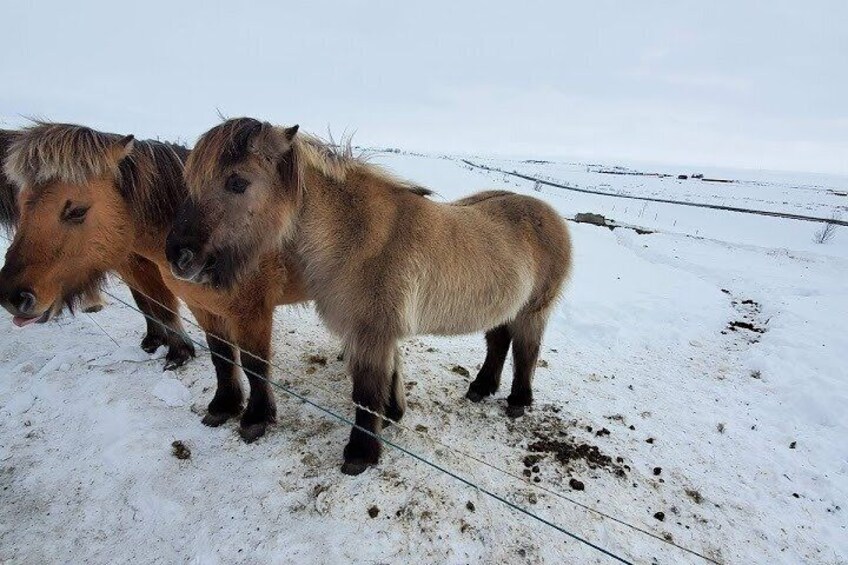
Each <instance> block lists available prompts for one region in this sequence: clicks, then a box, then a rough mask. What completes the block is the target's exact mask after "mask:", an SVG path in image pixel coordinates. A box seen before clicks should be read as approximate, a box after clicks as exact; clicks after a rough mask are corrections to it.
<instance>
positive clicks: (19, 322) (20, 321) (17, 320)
mask: <svg viewBox="0 0 848 565" xmlns="http://www.w3.org/2000/svg"><path fill="white" fill-rule="evenodd" d="M37 320H38V318H21V317H20V316H15V317H14V318H12V323H13V324H15V325H16V326H18V327H19V328H22V327H24V326H28V325H30V324H34V323H35V322H36V321H37Z"/></svg>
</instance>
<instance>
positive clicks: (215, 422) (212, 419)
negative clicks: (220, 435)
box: [201, 412, 236, 428]
mask: <svg viewBox="0 0 848 565" xmlns="http://www.w3.org/2000/svg"><path fill="white" fill-rule="evenodd" d="M234 416H236V414H231V413H229V412H207V413H206V415H205V416H204V417H203V420H201V422H202V423H203V425H204V426H209V427H210V428H217V427H218V426H220V425H221V424H223V423H224V422H226V421H227V420H229V419H230V418H232V417H234Z"/></svg>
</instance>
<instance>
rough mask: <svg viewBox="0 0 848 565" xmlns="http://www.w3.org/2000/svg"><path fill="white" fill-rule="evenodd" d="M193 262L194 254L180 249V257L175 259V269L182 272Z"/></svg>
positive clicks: (189, 250) (188, 250)
mask: <svg viewBox="0 0 848 565" xmlns="http://www.w3.org/2000/svg"><path fill="white" fill-rule="evenodd" d="M193 260H194V252H193V251H192V250H191V249H186V248H183V249H180V256H179V257H178V258H177V268H178V269H181V270H184V269H185V268H186V267H188V266H189V264H190V263H191V262H192V261H193Z"/></svg>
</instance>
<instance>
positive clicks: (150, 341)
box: [141, 334, 166, 353]
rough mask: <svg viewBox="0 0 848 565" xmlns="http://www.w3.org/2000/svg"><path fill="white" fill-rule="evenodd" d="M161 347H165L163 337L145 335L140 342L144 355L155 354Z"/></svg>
mask: <svg viewBox="0 0 848 565" xmlns="http://www.w3.org/2000/svg"><path fill="white" fill-rule="evenodd" d="M163 345H166V341H165V336H163V335H157V334H147V335H146V336H144V339H142V340H141V348H142V349H143V350H144V351H145V353H155V352H156V350H157V349H159V348H160V347H162V346H163Z"/></svg>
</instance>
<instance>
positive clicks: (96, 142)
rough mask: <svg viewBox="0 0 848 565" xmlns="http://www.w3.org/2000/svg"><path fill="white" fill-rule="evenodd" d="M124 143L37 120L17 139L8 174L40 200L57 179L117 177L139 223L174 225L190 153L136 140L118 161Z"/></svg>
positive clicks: (118, 137)
mask: <svg viewBox="0 0 848 565" xmlns="http://www.w3.org/2000/svg"><path fill="white" fill-rule="evenodd" d="M121 139H123V136H121V135H118V134H114V133H103V132H99V131H96V130H93V129H91V128H88V127H85V126H79V125H73V124H55V123H48V122H35V125H33V126H31V127H28V128H26V129H24V130H21V131H20V132H19V133H18V135H17V136H16V138H15V139H14V140H13V141H12V143H11V146H10V148H9V150H8V152H7V155H6V158H5V162H4V166H3V170H4V171H5V173H6V175H7V176H8V177H9V179H10V180H11V181H12V182H13V183H15V184H17V185H18V186H26V187H28V188H29V189H30V190H32V191H33V192H34V194H35V195H36V196H37V195H38V194H39V192H40V191H41V190H43V189H44V187H45V186H46V185H47V183H49V182H52V181H63V182H67V183H72V184H86V183H88V182H90V181H92V180H95V179H102V178H112V179H114V181H115V186H116V187H117V188H118V190H119V191H120V193H121V195H122V196H123V197H124V199H125V200H126V201H127V202H128V203H129V204H130V208H131V210H132V212H133V215H134V216H135V217H136V219H137V220H138V221H141V222H145V223H152V224H153V225H156V226H161V225H166V224H169V223H170V222H171V220H172V218H173V215H174V214H175V213H176V209H177V207H178V206H179V205H180V204H181V203H182V201H183V199H184V198H185V196H186V194H187V191H186V189H185V184H184V182H183V178H182V173H183V166H184V163H185V160H186V158H187V156H188V149H186V148H185V147H182V146H179V145H174V144H171V143H165V142H161V141H154V140H147V141H137V140H136V141H134V142H133V149H132V151H131V152H130V154H129V155H128V156H127V157H125V158H124V159H122V160H121V161H120V162H118V161H116V159H115V158H114V148H115V144H116V143H117V142H119V141H120V140H121Z"/></svg>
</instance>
